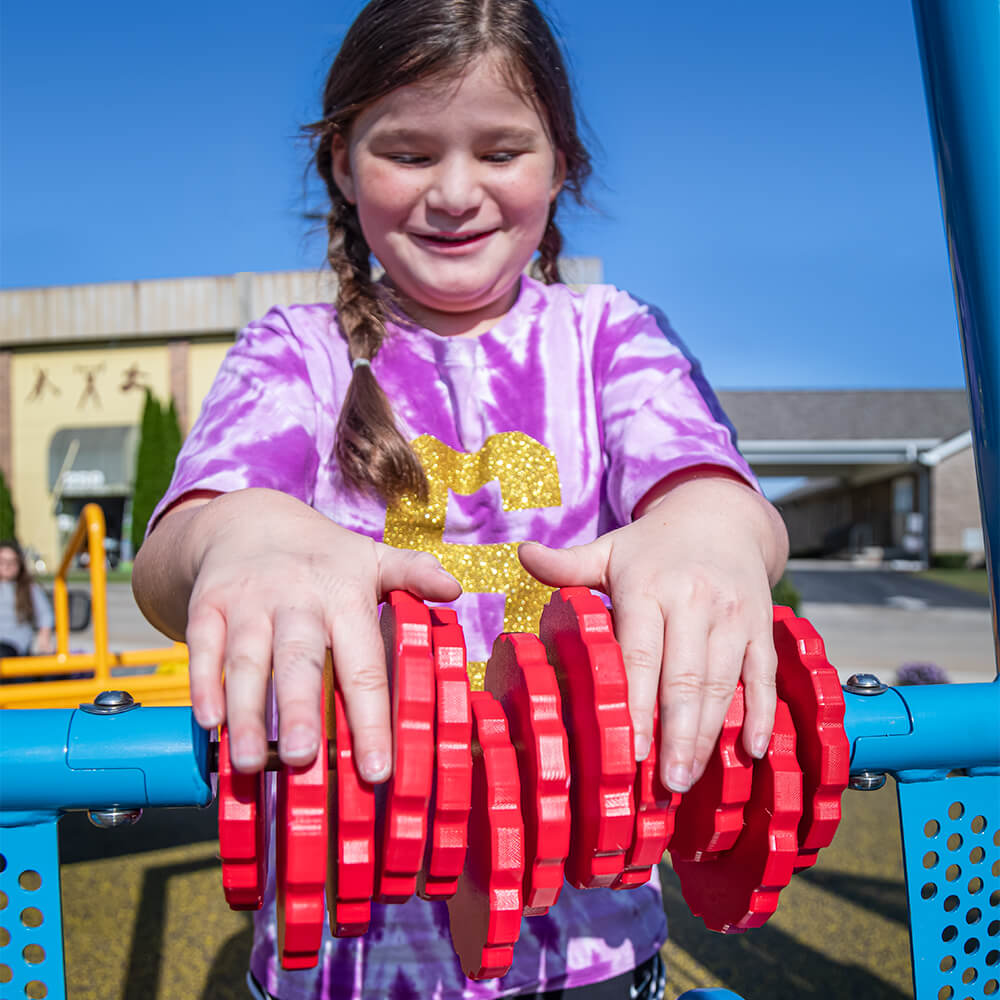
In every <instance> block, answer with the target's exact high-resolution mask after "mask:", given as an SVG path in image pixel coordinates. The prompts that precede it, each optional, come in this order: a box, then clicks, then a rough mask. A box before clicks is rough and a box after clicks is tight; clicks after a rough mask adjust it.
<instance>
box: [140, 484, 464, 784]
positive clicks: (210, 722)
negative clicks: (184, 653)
mask: <svg viewBox="0 0 1000 1000" xmlns="http://www.w3.org/2000/svg"><path fill="white" fill-rule="evenodd" d="M140 556H141V557H142V558H141V559H139V558H137V560H136V564H135V571H134V587H135V591H136V597H137V599H138V600H139V603H140V606H143V609H144V610H145V611H147V616H148V617H150V619H151V621H153V623H154V624H155V625H157V626H158V627H160V628H163V629H164V631H167V632H168V634H176V633H178V632H183V633H184V634H185V638H186V640H187V643H188V647H189V650H190V675H191V703H192V706H193V708H194V715H195V719H196V720H197V721H198V723H199V724H200V725H201V726H203V727H205V728H211V727H213V726H217V725H219V724H221V723H222V722H223V721H228V724H229V733H230V739H231V748H232V758H233V764H234V766H235V767H236V768H237V769H238V770H240V771H258V770H260V769H261V768H262V767H263V766H264V763H265V759H266V749H267V748H266V740H267V731H266V728H265V707H266V698H267V685H268V679H269V677H270V676H271V672H272V668H273V673H274V687H275V695H276V698H277V705H278V751H279V756H280V757H281V759H282V760H283V761H284V762H285V763H287V764H296V765H302V764H308V763H310V762H311V761H312V760H313V759H314V758H315V756H316V753H317V751H318V750H319V745H320V733H321V732H322V722H321V716H322V712H323V705H322V699H321V690H322V687H321V685H322V676H323V665H324V662H325V658H326V650H327V648H329V649H331V650H332V653H333V663H334V670H335V671H336V675H337V679H338V682H339V684H340V686H341V689H342V691H343V693H344V704H345V708H346V710H347V717H348V722H349V724H350V727H351V733H352V735H353V738H354V751H355V754H356V759H357V761H358V766H359V770H360V772H361V775H362V777H364V778H365V779H366V780H368V781H383V780H384V779H385V778H387V777H388V776H389V772H390V769H391V761H392V734H391V724H390V707H389V691H388V681H387V674H386V665H385V654H384V651H383V646H382V639H381V636H380V633H379V626H378V619H377V613H376V612H377V605H378V602H379V601H380V600H381V599H382V598H383V597H384V596H385V594H386V593H387V592H388V591H390V590H395V589H401V590H409V591H411V592H412V593H414V594H416V595H417V596H419V597H422V598H424V599H427V600H432V601H450V600H453V599H454V598H456V597H458V595H459V593H460V592H461V588H460V587H459V585H458V583H457V582H456V581H455V579H454V578H453V577H452V576H450V575H449V574H448V573H446V572H445V571H444V570H443V569H442V568H441V565H440V564H439V563H438V561H437V560H436V559H435V558H434V557H433V556H431V555H429V554H427V553H420V552H411V551H406V550H402V549H394V548H391V547H390V546H387V545H383V544H381V543H378V542H374V541H372V540H371V539H370V538H367V537H365V536H363V535H359V534H356V533H354V532H352V531H348V530H346V529H345V528H341V527H340V526H339V525H337V524H334V523H333V522H332V521H330V520H329V519H328V518H326V517H324V516H323V515H322V514H319V513H317V512H316V511H314V510H313V509H312V508H310V507H308V506H307V505H305V504H304V503H301V502H300V501H298V500H296V499H294V498H292V497H289V496H287V495H285V494H282V493H278V492H275V491H273V490H264V489H250V490H241V491H238V492H235V493H229V494H222V495H219V496H217V497H215V498H214V499H212V500H192V501H189V502H188V504H183V503H182V504H180V505H178V506H177V507H175V508H174V509H172V510H171V511H169V512H168V513H167V514H166V515H165V516H164V518H163V520H162V521H161V522H160V523H159V524H158V525H157V526H156V529H155V530H154V531H153V532H152V533H151V534H150V536H149V538H148V539H147V540H146V542H145V543H144V544H143V546H142V548H141V549H140ZM160 560H162V565H161V566H160V567H157V564H158V562H159V561H160ZM171 571H172V572H173V573H174V574H176V576H175V579H174V580H173V581H171V580H169V579H167V578H166V574H167V573H170V572H171ZM185 591H186V592H187V593H188V594H189V598H188V599H187V602H186V607H181V606H180V605H181V604H182V599H183V597H184V594H185ZM178 619H183V620H180V621H179V620H178ZM223 673H224V674H225V685H224V686H223V683H222V678H223Z"/></svg>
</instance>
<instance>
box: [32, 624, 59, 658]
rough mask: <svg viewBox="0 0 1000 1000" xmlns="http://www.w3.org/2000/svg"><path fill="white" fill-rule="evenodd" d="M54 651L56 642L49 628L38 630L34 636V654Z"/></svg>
mask: <svg viewBox="0 0 1000 1000" xmlns="http://www.w3.org/2000/svg"><path fill="white" fill-rule="evenodd" d="M55 651H56V640H55V636H53V634H52V629H50V628H40V629H39V630H38V635H37V636H35V652H36V653H54V652H55Z"/></svg>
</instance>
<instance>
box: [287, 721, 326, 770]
mask: <svg viewBox="0 0 1000 1000" xmlns="http://www.w3.org/2000/svg"><path fill="white" fill-rule="evenodd" d="M318 748H319V747H318V741H317V739H316V734H315V733H314V732H313V731H312V730H311V729H310V728H309V727H308V726H303V725H298V726H293V727H292V728H291V729H290V730H289V732H288V734H287V735H286V736H285V738H284V739H283V740H282V743H281V750H282V757H283V758H284V759H285V760H287V761H288V762H289V763H291V762H293V761H297V760H303V761H304V760H311V759H312V758H313V757H315V756H316V751H317V749H318Z"/></svg>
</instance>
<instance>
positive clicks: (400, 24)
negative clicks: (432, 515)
mask: <svg viewBox="0 0 1000 1000" xmlns="http://www.w3.org/2000/svg"><path fill="white" fill-rule="evenodd" d="M487 52H499V53H501V54H502V55H503V56H504V57H505V59H504V69H505V70H506V72H507V73H508V74H509V77H510V80H511V83H512V85H513V86H516V87H517V88H518V89H520V90H522V91H524V92H525V93H526V94H527V95H528V96H529V97H530V99H531V100H532V101H533V102H534V103H535V104H536V105H537V107H538V108H539V110H540V113H541V114H542V117H543V119H544V120H546V123H547V125H548V128H549V134H550V137H551V140H552V143H553V145H554V146H555V148H556V149H557V150H558V151H559V152H561V153H562V154H563V156H564V157H565V160H566V180H565V182H564V184H563V188H564V189H566V190H568V191H569V192H570V193H571V194H572V195H573V196H574V197H575V198H576V200H577V201H580V202H582V200H583V196H582V189H583V184H584V182H585V181H586V179H587V177H588V175H589V174H590V155H589V154H588V152H587V149H586V147H585V146H584V144H583V142H582V141H581V139H580V137H579V134H578V132H577V125H576V115H575V112H574V108H573V94H572V90H571V88H570V83H569V77H568V75H567V72H566V67H565V63H564V61H563V58H562V54H561V52H560V51H559V46H558V44H557V43H556V40H555V38H554V37H553V34H552V30H551V29H550V27H549V25H548V23H547V22H546V20H545V17H544V16H543V15H542V13H541V11H540V10H539V9H538V7H537V6H536V5H535V3H534V2H533V0H372V2H371V3H369V4H368V5H367V6H366V7H365V8H364V10H362V11H361V13H360V14H359V15H358V18H357V20H356V21H355V22H354V24H353V25H351V28H350V30H349V31H348V32H347V35H346V36H345V38H344V41H343V44H342V45H341V47H340V51H339V52H338V54H337V57H336V59H335V60H334V62H333V65H332V66H331V67H330V72H329V74H328V76H327V80H326V86H325V88H324V91H323V118H322V120H320V121H317V122H314V123H313V124H311V125H307V126H306V127H305V131H306V132H307V133H308V134H309V135H311V136H312V137H313V139H314V141H315V164H316V169H317V171H318V172H319V175H320V177H322V178H323V181H324V182H325V184H326V187H327V191H328V193H329V196H330V211H329V213H328V215H327V220H326V221H327V230H328V233H329V240H328V245H327V260H328V261H329V263H330V266H331V267H332V268H333V270H334V272H335V273H336V275H337V279H338V284H339V288H338V292H337V314H338V318H339V322H340V328H341V332H342V333H343V336H344V338H345V340H346V341H347V344H348V349H349V352H350V356H351V359H352V360H354V359H358V358H363V359H366V360H369V361H370V360H371V359H372V358H374V357H375V355H376V354H377V353H378V350H379V347H380V346H381V344H382V339H383V337H384V336H385V312H384V310H385V306H384V304H383V302H382V300H381V299H380V297H379V296H378V295H377V294H376V287H375V284H374V282H373V281H372V274H371V262H370V250H369V247H368V243H367V241H366V240H365V237H364V234H363V233H362V231H361V224H360V222H359V220H358V213H357V210H356V209H355V207H354V206H353V205H352V204H351V203H350V202H348V200H347V199H346V198H345V197H344V194H343V192H341V191H340V189H339V188H338V187H337V184H336V182H335V181H334V178H333V169H332V154H331V149H332V145H333V140H334V137H335V136H337V135H341V136H344V137H345V138H346V137H347V136H348V134H349V132H350V128H351V125H352V124H353V122H354V120H355V119H356V118H357V116H358V115H359V114H360V113H361V111H363V110H364V109H365V108H366V107H368V106H369V105H371V104H372V103H373V102H374V101H377V100H379V99H380V98H382V97H385V96H386V95H387V94H388V93H390V92H391V91H393V90H395V89H396V88H398V87H403V86H406V85H407V84H411V83H415V82H417V81H419V80H423V79H426V78H427V77H430V76H435V75H440V74H458V73H461V72H462V71H463V70H464V69H465V67H466V66H467V65H468V64H469V62H470V61H471V60H473V59H474V58H476V57H477V56H481V55H483V54H485V53H487ZM557 205H558V199H556V200H555V201H553V203H552V207H551V208H550V210H549V218H548V224H547V226H546V229H545V233H544V235H543V236H542V240H541V243H540V245H539V248H538V249H539V259H538V261H537V270H538V273H539V274H540V276H541V278H542V280H543V281H545V282H546V283H547V284H551V283H553V282H557V281H559V280H560V275H559V264H558V256H559V251H560V250H561V249H562V234H561V233H560V232H559V227H558V226H557V225H556V223H555V214H556V207H557ZM334 457H335V458H336V460H337V463H338V465H339V467H340V470H341V473H342V475H343V477H344V480H345V481H346V483H347V484H348V485H349V486H353V487H354V488H356V489H358V490H361V491H362V492H375V493H377V494H379V495H380V496H381V497H382V498H383V499H384V500H386V501H387V502H391V501H393V500H395V499H398V498H399V497H400V496H402V495H404V494H407V493H416V494H417V495H418V496H421V497H426V493H427V480H426V478H425V476H424V471H423V468H422V467H421V465H420V459H419V458H418V457H417V456H416V454H415V453H414V451H413V449H412V448H411V447H410V445H409V444H408V443H407V441H406V440H405V439H404V438H403V436H402V434H400V432H399V429H398V428H397V427H396V423H395V420H394V419H393V414H392V407H391V405H390V403H389V400H388V399H387V397H386V395H385V393H384V392H383V391H382V389H381V387H380V386H379V384H378V382H377V381H376V379H375V376H374V374H373V373H372V370H371V368H370V367H369V366H368V365H359V366H358V367H357V368H356V369H355V371H354V373H353V377H352V379H351V384H350V386H349V387H348V390H347V394H346V396H345V398H344V404H343V407H342V409H341V412H340V419H339V422H338V425H337V441H336V445H335V447H334Z"/></svg>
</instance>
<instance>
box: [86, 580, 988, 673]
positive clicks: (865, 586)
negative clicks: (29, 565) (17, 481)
mask: <svg viewBox="0 0 1000 1000" xmlns="http://www.w3.org/2000/svg"><path fill="white" fill-rule="evenodd" d="M789 573H790V575H791V578H792V580H793V581H794V583H795V585H796V587H798V589H799V592H800V593H801V595H802V601H803V603H802V607H801V608H800V614H802V615H803V616H804V617H805V618H808V619H809V621H810V622H812V624H813V626H814V627H815V628H816V631H817V632H819V634H820V635H821V636H822V637H823V640H824V642H825V644H826V651H827V656H828V657H829V659H830V662H831V663H832V664H833V665H834V666H835V667H836V668H837V670H838V672H839V674H840V675H841V678H842V679H845V680H846V679H847V677H848V676H850V674H852V673H857V672H862V671H863V672H868V673H875V674H878V675H879V676H880V677H882V679H883V680H886V681H891V680H892V678H893V677H894V675H895V672H896V670H897V669H898V668H899V667H900V666H901V665H902V664H904V663H914V662H918V663H934V664H936V665H937V666H939V667H943V668H944V669H945V670H946V671H947V672H948V675H949V677H950V678H951V679H952V680H953V681H955V682H972V681H988V680H992V679H993V677H994V676H995V674H996V657H995V655H994V652H993V625H992V620H991V614H990V609H989V602H988V600H987V599H986V598H985V597H983V596H981V595H977V594H974V593H971V592H969V591H962V590H958V589H957V588H955V587H948V586H945V585H943V584H939V583H934V582H931V581H928V580H921V579H918V578H917V577H915V576H913V575H912V574H910V573H900V572H892V571H885V570H874V569H852V568H849V567H846V566H844V567H839V566H838V565H837V564H833V565H831V564H818V563H814V562H793V563H792V564H791V567H790V570H789ZM108 622H109V634H110V636H111V647H112V649H116V650H117V649H142V648H147V647H156V646H160V645H165V644H166V643H167V640H166V639H165V638H164V637H163V636H162V635H161V634H160V633H159V632H157V631H156V629H154V628H153V627H152V625H150V624H149V623H148V622H147V621H146V619H145V618H143V616H142V613H141V612H140V611H139V609H138V608H137V607H136V606H135V601H134V600H133V599H132V591H131V588H130V587H129V585H128V584H126V583H113V584H110V585H109V586H108ZM90 643H92V636H91V631H88V632H78V633H74V634H73V635H72V637H71V643H70V644H71V647H72V648H74V649H75V648H80V649H83V648H92V647H91V646H90V645H89V644H90Z"/></svg>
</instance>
